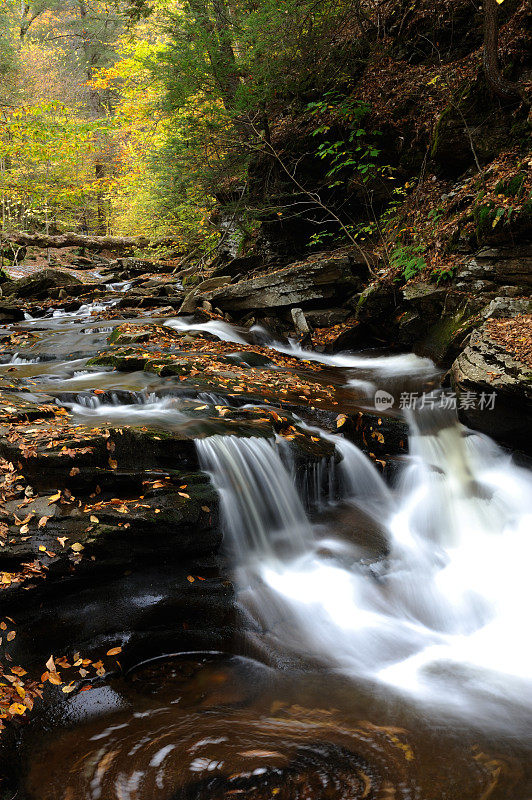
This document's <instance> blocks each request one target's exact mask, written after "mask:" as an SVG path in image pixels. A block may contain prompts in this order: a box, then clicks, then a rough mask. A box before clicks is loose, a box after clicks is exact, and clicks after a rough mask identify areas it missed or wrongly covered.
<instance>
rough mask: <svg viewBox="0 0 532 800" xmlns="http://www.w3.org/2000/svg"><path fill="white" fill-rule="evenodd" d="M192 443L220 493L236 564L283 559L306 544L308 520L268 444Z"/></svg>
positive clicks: (221, 439) (229, 439) (234, 440)
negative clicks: (194, 444) (256, 560)
mask: <svg viewBox="0 0 532 800" xmlns="http://www.w3.org/2000/svg"><path fill="white" fill-rule="evenodd" d="M196 446H197V449H198V454H199V457H200V463H201V465H202V467H203V468H204V469H205V470H207V471H208V472H210V473H211V475H212V477H213V481H214V484H215V486H216V488H217V490H218V492H219V494H220V500H221V505H222V512H223V515H224V520H225V528H226V530H227V532H228V533H229V535H230V537H231V540H232V543H233V545H234V549H235V554H236V558H237V559H238V560H239V561H240V562H241V563H246V562H247V563H249V561H250V560H251V561H253V560H255V559H257V558H258V559H268V560H271V561H272V563H275V562H277V561H282V560H284V559H287V560H289V559H290V558H292V557H293V555H294V553H300V552H303V551H304V550H305V549H307V548H308V547H309V546H310V543H311V541H312V537H311V529H310V524H309V522H308V519H307V517H306V514H305V511H304V508H303V505H302V503H301V501H300V499H299V497H298V494H297V492H296V489H295V484H294V481H293V479H292V478H291V477H290V475H289V473H288V472H287V470H286V468H285V467H284V465H283V462H282V461H281V458H280V456H279V453H278V452H277V451H276V449H275V446H274V445H273V444H272V442H270V441H268V440H267V439H259V438H256V437H250V438H244V439H240V438H238V437H237V436H210V437H208V438H206V439H200V440H198V441H197V443H196Z"/></svg>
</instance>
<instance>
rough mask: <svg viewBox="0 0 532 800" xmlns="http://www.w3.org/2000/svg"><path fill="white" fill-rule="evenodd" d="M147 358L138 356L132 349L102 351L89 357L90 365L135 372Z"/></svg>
mask: <svg viewBox="0 0 532 800" xmlns="http://www.w3.org/2000/svg"><path fill="white" fill-rule="evenodd" d="M146 361H147V359H146V358H142V357H140V356H139V355H138V354H137V353H136V352H135V351H134V350H125V351H124V350H122V351H118V352H117V353H102V354H101V355H99V356H95V357H94V358H91V359H89V361H87V366H90V367H114V369H117V370H118V371H119V372H136V371H137V370H141V369H144V365H145V364H146Z"/></svg>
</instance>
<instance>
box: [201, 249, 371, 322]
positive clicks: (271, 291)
mask: <svg viewBox="0 0 532 800" xmlns="http://www.w3.org/2000/svg"><path fill="white" fill-rule="evenodd" d="M367 274H368V270H367V267H366V265H365V264H357V263H355V262H354V261H353V260H352V258H350V257H349V256H348V255H345V254H341V255H332V256H331V255H328V256H326V257H325V256H323V257H320V258H316V259H314V260H313V261H310V260H309V261H304V262H300V263H297V264H291V265H290V266H288V267H284V268H282V269H277V270H274V271H271V272H268V273H266V274H262V275H257V276H256V277H254V278H250V279H249V280H245V281H239V282H238V283H233V284H230V285H228V286H224V287H223V288H222V289H215V290H214V291H212V292H207V293H206V294H203V299H205V300H209V301H212V303H213V305H214V306H215V307H218V308H221V309H222V310H223V311H230V312H237V313H238V312H246V311H253V310H255V309H266V308H268V309H271V308H285V307H294V306H296V307H297V306H301V307H305V306H307V305H310V304H313V305H315V304H316V301H318V302H323V301H327V300H331V299H335V300H336V299H343V298H345V296H346V294H349V293H352V292H355V291H356V290H357V288H359V289H360V288H362V283H363V280H364V279H365V278H367Z"/></svg>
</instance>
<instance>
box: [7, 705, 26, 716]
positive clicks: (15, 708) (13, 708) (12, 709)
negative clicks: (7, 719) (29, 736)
mask: <svg viewBox="0 0 532 800" xmlns="http://www.w3.org/2000/svg"><path fill="white" fill-rule="evenodd" d="M9 713H10V714H25V713H26V706H23V705H22V703H11V705H10V706H9Z"/></svg>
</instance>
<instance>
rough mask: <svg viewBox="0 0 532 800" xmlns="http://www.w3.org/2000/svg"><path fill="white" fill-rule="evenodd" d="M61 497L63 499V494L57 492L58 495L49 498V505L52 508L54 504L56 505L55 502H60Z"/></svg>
mask: <svg viewBox="0 0 532 800" xmlns="http://www.w3.org/2000/svg"><path fill="white" fill-rule="evenodd" d="M60 497H61V492H60V491H59V492H57V494H53V495H51V497H49V498H48V505H49V506H51V505H52V503H55V501H56V500H59V498H60Z"/></svg>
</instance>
